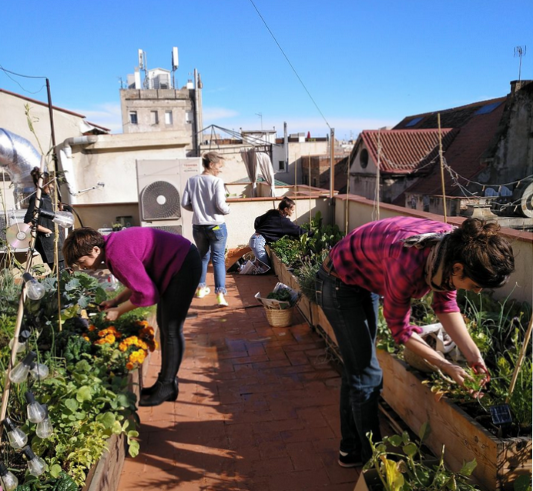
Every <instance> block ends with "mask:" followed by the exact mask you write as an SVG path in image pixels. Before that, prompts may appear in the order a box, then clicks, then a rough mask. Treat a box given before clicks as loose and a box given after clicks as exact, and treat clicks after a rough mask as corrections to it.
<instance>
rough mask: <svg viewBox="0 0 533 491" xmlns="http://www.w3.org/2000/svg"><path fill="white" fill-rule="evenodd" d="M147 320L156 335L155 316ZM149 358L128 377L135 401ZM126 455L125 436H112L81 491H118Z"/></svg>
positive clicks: (145, 373)
mask: <svg viewBox="0 0 533 491" xmlns="http://www.w3.org/2000/svg"><path fill="white" fill-rule="evenodd" d="M147 320H148V323H149V324H150V325H151V326H153V327H154V330H155V332H156V334H157V333H158V331H159V330H158V328H157V322H156V318H155V314H152V315H150V317H149V318H148V319H147ZM151 356H152V353H151V352H148V354H147V355H146V359H145V360H144V362H143V364H142V365H141V366H140V367H139V369H137V370H135V371H133V372H130V374H129V375H128V389H129V390H130V391H131V392H133V393H134V394H135V395H136V396H137V400H139V397H140V392H141V388H142V387H143V381H144V378H145V377H146V375H147V374H148V367H149V365H150V358H151ZM127 453H128V449H127V440H126V437H125V435H124V434H122V435H112V436H111V437H110V438H109V440H108V441H107V451H106V452H105V453H104V454H103V455H102V457H101V458H100V460H99V461H98V463H97V464H96V465H94V466H93V467H92V468H91V470H90V471H89V473H88V475H87V480H86V481H85V486H83V489H82V491H118V489H119V488H118V486H119V483H120V475H121V473H122V467H123V466H124V461H125V460H126V456H127Z"/></svg>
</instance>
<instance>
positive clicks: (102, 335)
mask: <svg viewBox="0 0 533 491" xmlns="http://www.w3.org/2000/svg"><path fill="white" fill-rule="evenodd" d="M106 335H107V329H102V330H101V331H98V336H100V337H101V338H103V337H105V336H106Z"/></svg>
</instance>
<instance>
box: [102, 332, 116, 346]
mask: <svg viewBox="0 0 533 491" xmlns="http://www.w3.org/2000/svg"><path fill="white" fill-rule="evenodd" d="M104 339H105V341H106V343H109V344H113V343H114V342H115V341H116V338H115V335H114V334H108V335H107V336H106V337H105V338H104Z"/></svg>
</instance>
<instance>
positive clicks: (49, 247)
mask: <svg viewBox="0 0 533 491" xmlns="http://www.w3.org/2000/svg"><path fill="white" fill-rule="evenodd" d="M40 173H41V171H40V169H39V167H34V168H33V170H32V171H31V177H32V179H33V183H34V184H35V187H37V184H38V182H39V177H40ZM53 190H54V188H53V184H52V182H51V179H50V174H48V172H45V173H44V176H43V181H42V190H41V202H40V209H41V210H45V211H51V212H53V211H55V210H54V208H53V205H52V196H51V195H52V192H53ZM35 201H36V195H35V194H33V195H32V196H31V198H30V199H29V201H28V210H27V211H26V215H25V216H24V223H26V224H28V225H30V226H31V225H32V220H33V214H34V211H35ZM54 230H55V225H54V222H53V221H52V220H51V219H50V218H45V217H43V216H41V215H39V221H38V223H37V237H36V239H35V245H34V247H35V250H36V251H37V252H38V253H39V254H40V255H41V257H42V259H43V262H44V263H46V264H48V267H49V268H50V269H51V270H52V269H54V240H55V233H54ZM62 243H63V240H62V237H61V233H60V235H59V247H58V257H57V267H58V268H59V271H62V270H63V269H64V268H65V263H64V261H63V254H62V253H61V248H62Z"/></svg>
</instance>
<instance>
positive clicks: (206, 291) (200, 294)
mask: <svg viewBox="0 0 533 491" xmlns="http://www.w3.org/2000/svg"><path fill="white" fill-rule="evenodd" d="M210 293H211V289H210V288H208V287H207V286H202V287H200V288H198V289H197V290H196V298H204V297H205V296H206V295H209V294H210Z"/></svg>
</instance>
